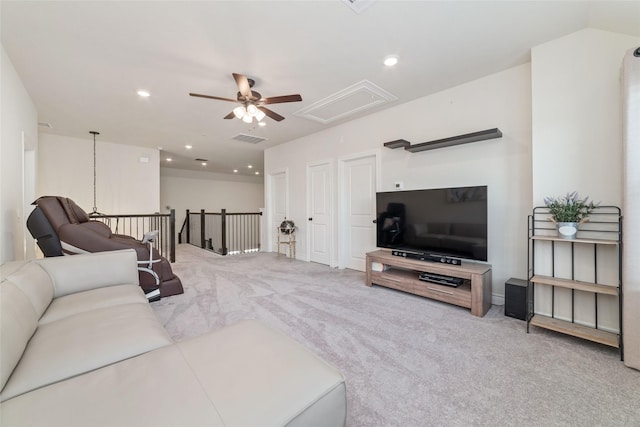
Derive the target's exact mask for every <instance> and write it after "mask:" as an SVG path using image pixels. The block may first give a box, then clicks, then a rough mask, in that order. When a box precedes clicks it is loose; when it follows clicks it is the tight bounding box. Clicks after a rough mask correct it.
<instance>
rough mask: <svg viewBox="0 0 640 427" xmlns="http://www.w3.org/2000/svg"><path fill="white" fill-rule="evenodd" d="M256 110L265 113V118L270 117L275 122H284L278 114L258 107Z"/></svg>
mask: <svg viewBox="0 0 640 427" xmlns="http://www.w3.org/2000/svg"><path fill="white" fill-rule="evenodd" d="M258 109H259V110H260V111H262V112H263V113H265V114H266V115H267V116H269V117H271V118H272V119H273V120H275V121H276V122H281V121H283V120H284V117H282V116H281V115H280V114H278V113H276V112H275V111H272V110H269V109H268V108H266V107H258Z"/></svg>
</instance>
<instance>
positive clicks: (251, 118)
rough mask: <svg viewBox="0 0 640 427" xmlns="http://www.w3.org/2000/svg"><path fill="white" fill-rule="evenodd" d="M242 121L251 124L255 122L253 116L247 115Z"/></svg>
mask: <svg viewBox="0 0 640 427" xmlns="http://www.w3.org/2000/svg"><path fill="white" fill-rule="evenodd" d="M242 121H243V122H245V123H251V122H252V121H253V116H251V115H249V114H245V115H244V117H242Z"/></svg>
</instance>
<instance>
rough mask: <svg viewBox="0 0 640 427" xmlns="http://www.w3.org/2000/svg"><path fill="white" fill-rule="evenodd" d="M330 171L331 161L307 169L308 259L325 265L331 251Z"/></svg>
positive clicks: (329, 261) (328, 262) (331, 196)
mask: <svg viewBox="0 0 640 427" xmlns="http://www.w3.org/2000/svg"><path fill="white" fill-rule="evenodd" d="M332 173H333V171H332V167H331V163H321V164H315V165H310V166H309V167H308V169H307V182H308V191H307V198H308V206H309V209H308V212H309V217H308V219H307V221H308V228H307V230H308V236H309V237H308V239H309V260H310V261H312V262H317V263H320V264H325V265H330V263H331V252H332V251H331V246H332V245H331V230H332V226H331V223H332V221H331V212H332V205H331V200H333V185H332V178H331V177H332Z"/></svg>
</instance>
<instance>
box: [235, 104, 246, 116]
mask: <svg viewBox="0 0 640 427" xmlns="http://www.w3.org/2000/svg"><path fill="white" fill-rule="evenodd" d="M246 113H247V112H246V110H245V109H244V107H243V106H242V105H238V106H237V107H236V108H234V109H233V114H234V116H236V117H237V118H239V119H241V118H243V117H244V116H245V114H246Z"/></svg>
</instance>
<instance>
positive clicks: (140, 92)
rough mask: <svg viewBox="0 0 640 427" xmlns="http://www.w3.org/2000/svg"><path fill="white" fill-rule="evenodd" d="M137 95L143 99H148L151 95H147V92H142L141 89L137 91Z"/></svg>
mask: <svg viewBox="0 0 640 427" xmlns="http://www.w3.org/2000/svg"><path fill="white" fill-rule="evenodd" d="M138 95H140V96H141V97H143V98H148V97H150V96H151V93H149V91H148V90H142V89H141V90H139V91H138Z"/></svg>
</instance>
